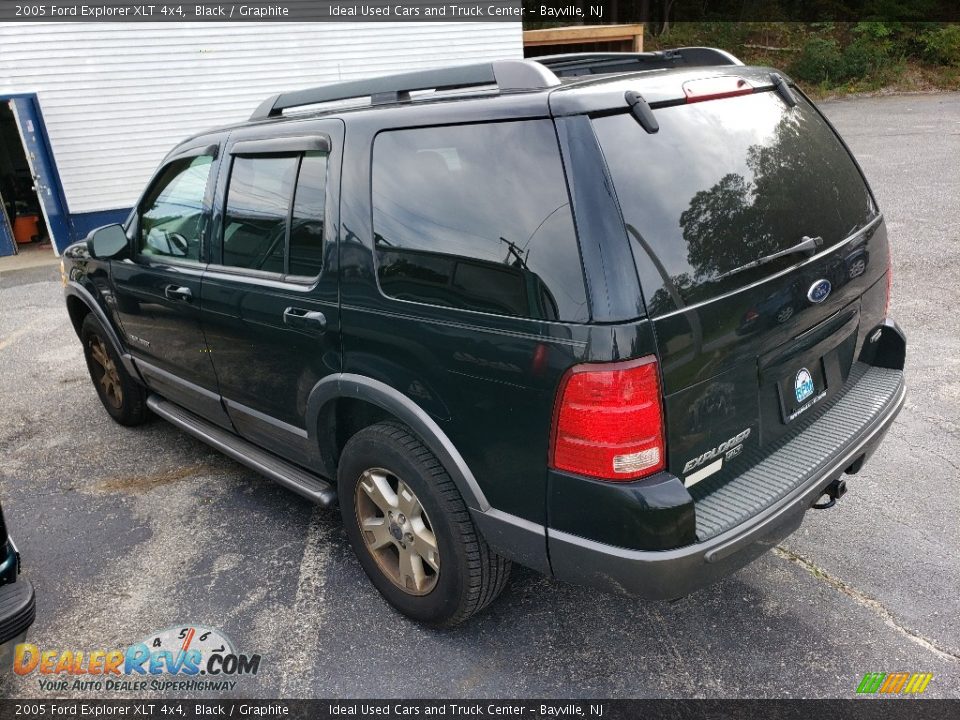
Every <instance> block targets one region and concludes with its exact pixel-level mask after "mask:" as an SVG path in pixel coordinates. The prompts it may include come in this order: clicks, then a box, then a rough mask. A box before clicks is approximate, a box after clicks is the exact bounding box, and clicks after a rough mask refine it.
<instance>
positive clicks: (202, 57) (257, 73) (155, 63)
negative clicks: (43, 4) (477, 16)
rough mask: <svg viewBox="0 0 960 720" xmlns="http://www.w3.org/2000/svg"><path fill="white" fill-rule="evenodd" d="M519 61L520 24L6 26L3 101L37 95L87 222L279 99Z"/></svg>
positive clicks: (0, 71) (0, 34)
mask: <svg viewBox="0 0 960 720" xmlns="http://www.w3.org/2000/svg"><path fill="white" fill-rule="evenodd" d="M522 56H523V46H522V31H521V25H520V23H382V22H378V23H340V22H336V23H270V24H259V23H257V24H253V23H249V24H248V23H233V24H228V23H216V24H214V23H182V24H180V23H177V24H159V23H150V24H122V23H33V24H0V97H2V96H3V95H5V94H13V93H37V95H38V97H39V101H40V107H41V109H42V111H43V116H44V120H45V122H46V126H47V131H48V134H49V136H50V141H51V144H52V146H53V147H52V149H53V153H54V156H55V159H56V163H57V167H58V169H59V172H60V178H61V180H62V182H63V186H64V191H65V194H66V198H67V204H68V206H69V211H70V213H71V214H78V213H85V212H93V211H98V210H110V209H116V208H127V207H132V206H133V204H134V203H135V202H136V199H137V197H138V196H139V193H140V191H141V190H142V188H143V186H144V184H145V183H146V181H147V180H148V179H149V177H150V175H151V174H152V173H153V171H154V170H155V169H156V167H157V164H158V163H159V162H160V160H161V158H162V157H163V156H164V155H165V154H166V153H167V151H168V150H169V149H170V148H171V147H172V146H173V145H174V144H175V143H177V142H178V141H180V140H182V139H183V138H185V137H187V136H188V135H191V134H194V133H197V132H200V131H202V130H205V129H208V128H211V127H215V126H218V125H224V124H229V123H233V122H238V121H242V120H245V119H246V118H247V117H249V116H250V114H251V113H252V112H253V110H254V109H255V108H256V107H257V105H259V104H260V102H262V101H263V100H264V99H265V98H266V97H268V96H269V95H272V94H275V93H277V92H282V91H285V90H296V89H300V88H306V87H313V86H317V85H324V84H327V83H331V82H337V81H338V80H341V79H342V80H350V79H358V78H363V77H368V76H371V75H377V74H385V73H391V72H400V71H403V70H409V69H419V68H428V67H436V66H440V65H447V64H456V63H468V62H473V61H482V60H493V59H498V58H519V57H522Z"/></svg>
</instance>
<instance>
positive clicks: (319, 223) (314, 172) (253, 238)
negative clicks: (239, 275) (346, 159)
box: [223, 153, 327, 277]
mask: <svg viewBox="0 0 960 720" xmlns="http://www.w3.org/2000/svg"><path fill="white" fill-rule="evenodd" d="M326 178H327V155H326V154H321V153H308V154H306V155H281V156H276V155H271V156H261V157H256V156H254V157H247V156H241V157H236V158H234V160H233V168H232V170H231V173H230V186H229V188H228V190H227V203H226V211H225V213H224V223H223V264H224V265H227V266H231V267H238V268H245V269H248V270H260V271H265V272H273V273H281V274H284V275H295V276H308V277H315V276H316V275H318V274H319V273H320V268H321V266H322V258H323V234H324V214H325V210H326Z"/></svg>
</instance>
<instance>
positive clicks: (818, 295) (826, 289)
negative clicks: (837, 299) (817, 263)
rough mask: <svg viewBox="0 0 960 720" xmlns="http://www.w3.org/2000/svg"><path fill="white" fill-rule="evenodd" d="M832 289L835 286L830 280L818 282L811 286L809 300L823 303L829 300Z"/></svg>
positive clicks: (808, 294) (808, 292)
mask: <svg viewBox="0 0 960 720" xmlns="http://www.w3.org/2000/svg"><path fill="white" fill-rule="evenodd" d="M832 289H833V286H832V285H831V284H830V281H829V280H817V281H816V282H815V283H814V284H813V285H811V286H810V289H809V290H807V300H809V301H810V302H812V303H822V302H823V301H824V300H826V299H827V296H828V295H829V294H830V290H832Z"/></svg>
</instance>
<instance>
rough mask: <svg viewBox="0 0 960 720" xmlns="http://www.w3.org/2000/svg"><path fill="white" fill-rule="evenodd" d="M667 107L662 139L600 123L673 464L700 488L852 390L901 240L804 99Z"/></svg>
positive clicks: (754, 98)
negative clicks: (872, 307) (652, 347)
mask: <svg viewBox="0 0 960 720" xmlns="http://www.w3.org/2000/svg"><path fill="white" fill-rule="evenodd" d="M655 114H656V117H657V120H658V122H659V126H660V130H659V132H658V133H656V134H648V133H646V132H644V130H643V129H642V128H641V127H640V126H639V124H638V123H637V122H636V121H635V120H634V119H633V117H632V116H631V115H629V114H618V115H612V116H605V117H600V118H595V119H594V128H595V130H596V132H597V136H598V139H599V141H600V144H601V146H602V148H603V151H604V155H605V158H606V161H607V164H608V167H609V169H610V172H611V175H612V177H613V180H614V184H615V186H616V192H617V196H618V199H619V202H620V205H621V209H622V213H623V216H624V220H625V223H626V226H627V231H628V235H629V236H630V242H631V245H632V249H633V254H634V259H635V261H636V265H637V271H638V274H639V276H640V280H641V285H642V287H643V291H644V294H645V300H646V305H647V308H648V312H649V315H650V316H651V318H653V320H654V327H655V330H656V335H657V342H658V348H659V352H660V355H661V362H662V372H663V385H664V392H665V395H666V411H667V421H668V423H669V443H668V444H669V448H668V452H669V459H670V469H671V471H673V472H675V473H676V474H678V475H681V476H683V477H685V478H686V479H687V484H688V485H692V484H694V483H696V482H697V481H699V480H701V479H704V478H705V477H706V476H708V475H710V474H714V473H719V472H721V471H727V470H729V469H735V467H736V466H735V463H734V462H732V461H734V457H735V456H737V455H739V454H740V453H741V451H742V450H746V449H750V448H755V447H758V446H760V445H763V444H766V443H768V442H771V441H773V440H776V439H777V438H779V437H781V436H783V435H785V434H787V433H789V432H791V431H792V430H794V429H795V428H796V427H797V425H798V424H799V423H801V422H802V421H803V417H804V416H806V417H807V418H809V417H810V416H811V415H812V414H813V413H812V412H811V411H813V409H814V407H815V406H816V405H817V404H818V403H821V402H823V401H824V400H826V399H827V398H829V397H830V396H832V395H833V394H835V393H836V392H837V391H839V390H840V388H841V386H842V385H843V383H844V381H845V379H846V377H847V375H848V373H849V371H850V368H851V364H852V361H853V355H854V350H855V346H856V343H857V339H858V333H859V328H860V325H861V322H862V319H861V313H860V298H861V296H862V295H863V294H864V293H865V292H867V291H868V289H870V288H871V287H872V286H874V285H876V284H878V283H880V284H882V283H883V281H882V278H883V276H884V273H885V271H886V263H887V245H886V235H885V230H884V228H883V225H882V220H881V218H880V217H879V215H878V213H877V210H876V208H875V206H874V202H873V199H872V197H871V194H870V191H869V189H868V188H867V186H866V184H865V182H864V180H863V178H862V176H861V174H860V172H859V169H858V168H857V166H856V164H855V162H854V161H853V159H852V157H851V156H850V154H849V153H848V152H847V150H846V149H845V147H844V146H843V144H842V143H841V142H840V140H839V138H838V137H837V136H836V134H835V133H834V132H833V131H832V129H831V128H830V127H829V126H828V124H827V123H826V122H825V120H824V119H823V118H822V117H821V116H820V114H819V113H818V112H817V110H816V109H815V108H813V107H812V106H811V105H810V104H808V103H807V102H806V101H805V100H803V99H800V102H799V104H798V105H797V106H796V107H793V108H791V107H789V106H788V105H787V104H786V103H785V102H784V101H783V99H782V98H781V97H780V96H779V95H778V94H777V93H776V92H772V91H771V92H755V93H753V94H749V95H742V96H738V97H727V98H721V99H714V100H708V101H703V102H696V103H691V104H681V105H674V106H671V107H664V108H660V109H658V110H656V111H655ZM808 412H811V415H806V413H808ZM723 458H726V459H727V460H728V462H727V464H726V465H724V463H723Z"/></svg>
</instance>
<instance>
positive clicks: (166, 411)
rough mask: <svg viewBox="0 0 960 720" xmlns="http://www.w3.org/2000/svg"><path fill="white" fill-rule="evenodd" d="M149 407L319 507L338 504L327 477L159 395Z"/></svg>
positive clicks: (149, 398) (148, 400)
mask: <svg viewBox="0 0 960 720" xmlns="http://www.w3.org/2000/svg"><path fill="white" fill-rule="evenodd" d="M147 407H148V408H150V409H151V410H153V412H155V413H156V414H157V415H159V416H160V417H162V418H163V419H164V420H166V421H167V422H170V423H172V424H174V425H176V426H177V427H178V428H180V429H181V430H185V431H186V432H188V433H190V434H191V435H193V436H194V437H195V438H197V439H198V440H202V441H203V442H205V443H207V445H210V446H211V447H213V448H215V449H217V450H219V451H220V452H222V453H223V454H224V455H227V456H228V457H231V458H233V459H234V460H236V461H237V462H239V463H242V464H244V465H246V466H247V467H248V468H250V469H251V470H256V471H257V472H258V473H260V474H261V475H265V476H266V477H268V478H270V479H271V480H273V481H275V482H277V483H279V484H280V485H283V486H284V487H285V488H288V489H290V490H293V491H294V492H295V493H299V494H300V495H303V496H304V497H306V498H309V499H310V500H312V501H313V502H315V503H316V504H317V505H319V506H320V507H324V508H328V507H333V506H334V505H336V502H337V493H336V491H335V490H334V489H333V487H332V486H331V485H330V483H328V482H327V481H326V480H324V479H322V478H320V477H318V476H316V475H314V474H313V473H310V472H308V471H307V470H304V469H303V468H301V467H298V466H297V465H294V464H293V463H289V462H287V461H286V460H282V459H281V458H278V457H277V456H276V455H273V454H271V453H269V452H267V451H266V450H263V449H261V448H259V447H257V446H256V445H254V444H253V443H251V442H247V441H246V440H244V439H243V438H241V437H237V436H236V435H234V434H233V433H231V432H228V431H227V430H224V429H223V428H220V427H218V426H216V425H214V424H213V423H210V422H207V421H206V420H204V419H203V418H200V417H197V416H196V415H194V414H193V413H192V412H189V411H188V410H184V409H183V408H182V407H180V406H179V405H175V404H173V403H172V402H170V401H169V400H164V399H163V398H162V397H160V396H159V395H150V396H149V397H147Z"/></svg>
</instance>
